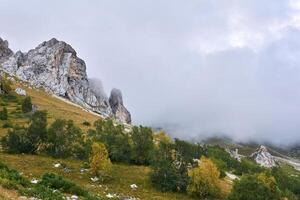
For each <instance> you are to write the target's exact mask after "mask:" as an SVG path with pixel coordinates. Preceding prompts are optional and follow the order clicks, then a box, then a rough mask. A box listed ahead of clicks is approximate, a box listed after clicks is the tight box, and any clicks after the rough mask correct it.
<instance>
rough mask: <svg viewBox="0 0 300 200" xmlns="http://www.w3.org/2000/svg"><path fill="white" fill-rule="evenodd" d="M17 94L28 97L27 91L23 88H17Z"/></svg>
mask: <svg viewBox="0 0 300 200" xmlns="http://www.w3.org/2000/svg"><path fill="white" fill-rule="evenodd" d="M15 92H16V93H17V94H18V95H21V96H26V91H25V90H23V89H22V88H16V89H15Z"/></svg>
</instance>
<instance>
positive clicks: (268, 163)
mask: <svg viewBox="0 0 300 200" xmlns="http://www.w3.org/2000/svg"><path fill="white" fill-rule="evenodd" d="M250 157H252V158H254V160H255V161H256V163H257V164H259V165H261V166H263V167H267V168H271V167H275V166H276V163H275V159H274V157H273V156H272V155H271V154H270V153H269V151H268V149H267V148H266V147H265V146H263V145H261V146H260V148H258V149H257V150H256V151H255V152H254V153H253V154H251V156H250Z"/></svg>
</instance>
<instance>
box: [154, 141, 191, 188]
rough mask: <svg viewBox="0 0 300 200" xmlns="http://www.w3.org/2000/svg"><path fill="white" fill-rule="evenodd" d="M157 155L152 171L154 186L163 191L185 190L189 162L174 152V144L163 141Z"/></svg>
mask: <svg viewBox="0 0 300 200" xmlns="http://www.w3.org/2000/svg"><path fill="white" fill-rule="evenodd" d="M174 154H175V155H174ZM155 155H156V156H155V158H154V160H153V162H152V169H153V170H152V172H151V173H150V180H151V182H152V184H153V186H154V187H156V188H157V189H159V190H161V191H181V192H185V191H186V187H187V183H188V174H187V164H186V163H185V162H184V161H183V160H182V159H181V157H180V156H179V155H178V154H176V152H174V149H172V144H169V143H164V142H161V143H160V144H159V149H158V150H157V152H156V154H155Z"/></svg>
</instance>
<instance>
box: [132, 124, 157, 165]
mask: <svg viewBox="0 0 300 200" xmlns="http://www.w3.org/2000/svg"><path fill="white" fill-rule="evenodd" d="M131 136H132V137H131V138H132V143H133V151H132V153H133V156H132V157H133V160H134V162H135V163H136V164H140V165H144V164H149V163H150V162H151V160H152V158H153V153H154V142H153V133H152V130H151V129H150V128H148V127H143V126H140V127H137V126H135V127H133V130H132V135H131Z"/></svg>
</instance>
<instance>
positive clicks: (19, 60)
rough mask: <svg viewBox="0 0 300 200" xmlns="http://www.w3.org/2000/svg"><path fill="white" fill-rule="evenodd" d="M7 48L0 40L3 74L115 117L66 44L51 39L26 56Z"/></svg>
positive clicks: (79, 60)
mask: <svg viewBox="0 0 300 200" xmlns="http://www.w3.org/2000/svg"><path fill="white" fill-rule="evenodd" d="M1 41H2V42H1ZM2 43H3V44H2ZM1 44H2V45H1ZM2 46H3V47H5V48H1V47H2ZM2 49H3V50H2ZM8 49H9V48H8V43H7V42H3V40H0V61H1V58H2V61H1V62H0V64H1V65H2V69H1V70H3V71H4V72H6V73H8V74H10V75H14V76H16V77H18V78H19V79H20V80H22V81H26V82H28V83H29V84H30V85H31V86H33V87H36V88H43V89H44V90H45V91H46V92H48V93H50V94H55V95H57V96H61V97H64V98H67V99H69V100H70V101H72V102H74V103H76V104H79V105H81V106H82V107H84V108H86V109H88V110H91V111H94V112H97V113H99V114H101V115H103V116H112V117H114V114H113V112H112V108H111V106H110V104H109V102H108V98H107V97H106V95H105V94H100V93H99V92H95V91H96V89H95V88H97V86H95V85H94V86H93V87H91V85H90V83H89V80H88V77H87V74H86V65H85V62H84V61H83V60H82V59H80V58H78V57H77V53H76V51H75V50H74V49H73V48H72V47H71V46H70V45H69V44H67V43H65V42H63V41H58V40H56V39H55V38H53V39H51V40H49V41H46V42H43V43H41V44H40V45H39V46H37V47H36V48H35V49H32V50H30V51H28V52H27V53H22V52H20V51H18V52H16V53H15V54H13V53H12V51H11V50H8ZM2 55H4V56H2ZM105 97H106V98H105ZM116 118H117V119H118V120H120V118H119V117H117V116H116ZM121 122H125V121H121Z"/></svg>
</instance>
